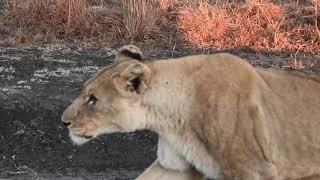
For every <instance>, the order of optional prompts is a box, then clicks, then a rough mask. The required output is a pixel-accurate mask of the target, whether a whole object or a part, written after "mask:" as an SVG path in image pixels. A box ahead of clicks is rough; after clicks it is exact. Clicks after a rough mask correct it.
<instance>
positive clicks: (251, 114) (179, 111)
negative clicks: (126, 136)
mask: <svg viewBox="0 0 320 180" xmlns="http://www.w3.org/2000/svg"><path fill="white" fill-rule="evenodd" d="M142 60H143V58H142V54H141V52H140V50H139V48H137V47H136V46H133V45H127V46H124V47H122V48H120V49H119V50H118V53H117V55H116V58H115V63H114V64H112V65H110V66H107V67H106V68H104V69H103V70H102V71H101V72H99V73H98V74H97V75H96V76H95V77H93V78H92V79H90V80H88V81H87V82H86V83H85V85H84V88H83V90H82V92H81V94H80V96H79V97H78V98H77V99H75V100H74V101H73V103H72V104H71V105H70V106H69V107H68V108H67V109H66V110H65V112H64V113H63V115H62V120H63V122H64V123H65V124H67V125H68V128H69V132H70V137H71V139H72V141H73V142H74V143H76V144H83V143H85V142H87V141H89V140H91V139H93V138H95V137H97V136H98V135H100V134H106V133H114V132H131V131H135V130H138V129H150V130H152V131H155V132H157V133H158V134H159V144H158V158H157V160H156V161H155V162H154V163H153V164H152V165H151V166H150V167H149V168H148V169H147V170H146V171H145V172H144V173H143V174H142V175H140V176H139V177H138V178H137V179H139V180H146V179H148V180H156V179H159V180H160V179H168V180H170V179H173V180H174V179H175V180H177V179H185V180H187V179H190V180H191V179H203V178H215V179H232V180H234V179H235V180H282V179H308V178H313V177H317V176H316V175H319V174H320V111H319V110H320V76H317V75H306V74H297V73H288V72H282V71H275V70H265V69H255V68H253V67H252V66H251V65H249V64H248V63H246V62H245V61H244V60H242V59H240V58H238V57H236V56H233V55H230V54H216V55H197V56H187V57H182V58H176V59H170V60H169V59H168V60H158V61H146V62H142Z"/></svg>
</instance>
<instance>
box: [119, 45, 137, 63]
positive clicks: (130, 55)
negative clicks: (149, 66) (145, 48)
mask: <svg viewBox="0 0 320 180" xmlns="http://www.w3.org/2000/svg"><path fill="white" fill-rule="evenodd" d="M130 59H131V60H132V59H134V60H138V61H142V59H143V56H142V52H141V50H140V49H139V48H138V47H137V46H135V45H125V46H122V47H121V48H119V50H118V51H117V55H116V57H115V62H120V61H125V60H130Z"/></svg>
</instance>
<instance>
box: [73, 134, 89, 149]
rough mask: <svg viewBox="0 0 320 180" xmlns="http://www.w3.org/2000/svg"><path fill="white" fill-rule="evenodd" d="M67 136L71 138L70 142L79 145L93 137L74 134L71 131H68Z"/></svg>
mask: <svg viewBox="0 0 320 180" xmlns="http://www.w3.org/2000/svg"><path fill="white" fill-rule="evenodd" d="M69 137H70V139H71V140H72V142H73V143H74V144H75V145H78V146H81V145H83V144H85V143H87V142H89V141H90V140H92V139H93V138H86V137H81V136H78V135H76V134H73V133H72V132H70V133H69Z"/></svg>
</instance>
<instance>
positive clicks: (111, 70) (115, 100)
mask: <svg viewBox="0 0 320 180" xmlns="http://www.w3.org/2000/svg"><path fill="white" fill-rule="evenodd" d="M150 74H151V72H150V70H149V68H148V67H147V66H146V65H144V64H143V63H141V62H139V61H136V60H126V61H122V62H118V63H116V64H114V65H111V66H109V67H107V68H105V69H104V70H102V71H101V72H100V73H98V75H97V76H96V77H94V78H93V79H91V80H89V81H88V82H86V83H85V85H84V88H83V90H82V91H81V93H80V95H79V96H78V98H76V99H75V100H74V101H73V102H72V104H71V105H70V106H69V107H67V109H66V110H65V111H64V113H63V115H62V121H63V122H64V123H65V124H67V125H68V128H69V135H70V137H71V139H72V141H73V142H74V143H76V144H83V143H85V142H87V141H89V140H91V139H93V138H95V137H97V136H98V135H100V134H105V133H113V132H129V131H133V130H136V129H139V127H142V126H143V124H142V123H143V122H144V118H145V117H144V108H143V106H142V105H141V94H142V93H143V91H144V90H145V89H146V87H147V84H148V79H149V78H150Z"/></svg>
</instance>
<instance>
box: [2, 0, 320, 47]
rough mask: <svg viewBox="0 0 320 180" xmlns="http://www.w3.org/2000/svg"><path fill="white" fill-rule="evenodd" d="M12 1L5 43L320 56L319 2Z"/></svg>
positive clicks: (4, 20) (5, 25) (6, 15)
mask: <svg viewBox="0 0 320 180" xmlns="http://www.w3.org/2000/svg"><path fill="white" fill-rule="evenodd" d="M20 1H22V2H23V3H16V0H11V1H10V3H9V4H8V6H7V9H6V12H5V13H4V15H0V36H1V33H2V34H4V35H3V36H4V37H5V39H7V40H8V39H9V40H10V41H12V42H15V43H37V42H39V43H43V42H44V43H48V42H55V41H70V42H82V43H89V44H94V45H111V46H113V45H118V44H124V43H129V42H144V43H146V44H147V45H152V46H158V47H162V48H163V47H164V48H168V47H173V46H174V47H175V45H176V44H189V45H192V46H195V47H199V48H215V49H224V48H239V47H249V48H253V49H257V50H269V51H291V52H311V53H320V52H319V49H320V30H319V26H320V25H319V23H320V14H319V7H320V2H319V0H307V1H302V0H301V1H300V0H297V1H294V2H293V1H290V0H273V1H268V0H247V1H244V0H227V1H222V0H196V1H192V0H180V1H178V0H122V1H117V0H20Z"/></svg>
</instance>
